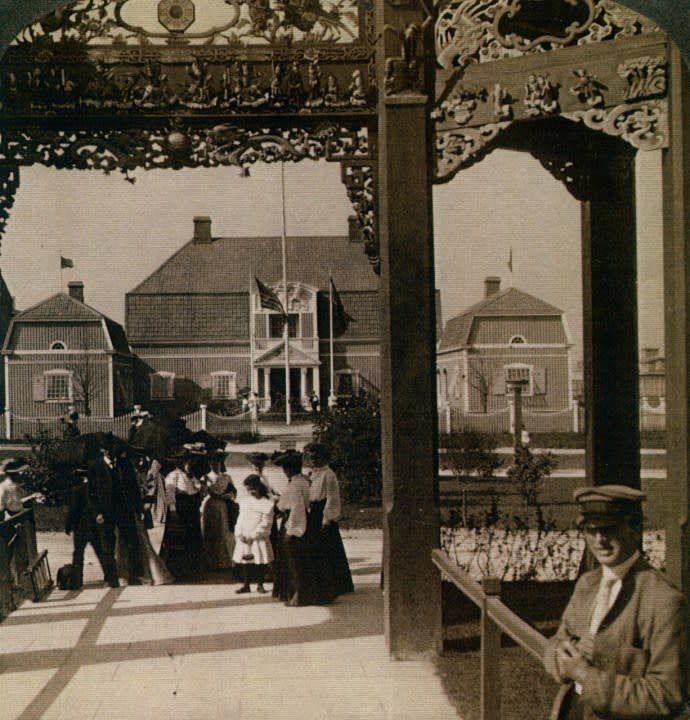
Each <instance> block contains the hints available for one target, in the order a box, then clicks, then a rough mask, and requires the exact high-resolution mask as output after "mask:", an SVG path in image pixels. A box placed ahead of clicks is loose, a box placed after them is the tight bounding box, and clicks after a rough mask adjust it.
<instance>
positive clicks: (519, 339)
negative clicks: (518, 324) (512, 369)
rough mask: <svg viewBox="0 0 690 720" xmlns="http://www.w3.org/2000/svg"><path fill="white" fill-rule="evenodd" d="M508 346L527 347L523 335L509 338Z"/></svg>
mask: <svg viewBox="0 0 690 720" xmlns="http://www.w3.org/2000/svg"><path fill="white" fill-rule="evenodd" d="M508 345H510V347H513V346H514V345H527V340H526V339H525V336H524V335H513V337H511V338H510V342H509V343H508Z"/></svg>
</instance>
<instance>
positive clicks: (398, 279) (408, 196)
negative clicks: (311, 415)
mask: <svg viewBox="0 0 690 720" xmlns="http://www.w3.org/2000/svg"><path fill="white" fill-rule="evenodd" d="M395 5H400V3H399V2H398V3H393V2H382V1H381V2H377V3H376V11H377V26H378V29H379V30H380V31H381V32H382V40H381V42H380V43H379V44H378V45H377V63H378V66H379V74H378V79H379V83H378V84H379V129H378V201H379V203H378V213H379V214H378V219H379V241H380V259H381V280H380V286H379V287H380V293H379V302H380V326H381V374H382V394H381V424H382V461H383V513H384V519H383V526H384V548H383V550H384V555H383V573H384V591H385V592H384V624H385V636H386V642H387V645H388V650H389V652H390V654H391V656H392V657H393V658H396V659H407V658H416V657H422V656H425V655H429V654H432V653H434V652H436V651H437V650H438V648H439V639H440V630H441V611H440V608H441V602H440V592H441V583H440V582H439V577H438V572H437V571H436V570H435V568H434V567H433V565H432V563H431V562H430V554H431V550H432V548H437V547H439V509H438V482H437V435H436V418H437V416H436V393H435V390H436V385H435V309H434V308H435V306H434V263H433V235H432V212H431V183H430V178H431V163H432V162H433V161H434V158H433V155H432V151H431V148H432V145H431V142H430V133H429V98H428V96H427V95H426V94H424V93H423V92H422V91H421V90H423V89H424V85H425V84H426V83H424V82H422V83H421V87H420V86H419V85H417V84H416V83H415V82H412V83H411V84H410V86H409V87H404V86H405V77H404V76H405V66H407V67H408V68H410V67H411V64H410V63H409V61H410V60H414V61H415V63H418V64H419V66H420V67H421V66H422V65H423V58H422V57H420V56H419V50H421V43H420V48H419V49H418V50H417V52H416V57H415V56H413V55H412V54H411V53H412V52H413V50H414V49H413V48H412V46H413V44H414V43H412V42H408V44H407V46H406V49H405V53H403V52H402V49H401V37H402V36H403V34H404V31H405V29H406V28H408V25H409V23H412V22H414V23H415V24H416V25H417V27H419V26H421V22H422V20H423V17H422V16H421V14H420V12H419V10H418V8H419V5H417V4H416V3H415V4H414V5H409V6H405V8H404V9H402V8H400V7H395ZM409 8H412V9H409ZM390 28H394V29H395V30H396V31H395V32H394V31H391V30H390ZM403 55H404V56H405V57H403ZM389 60H390V61H391V62H392V63H393V65H394V66H395V67H397V68H398V70H401V72H398V73H397V76H398V79H397V80H395V83H396V84H395V86H393V87H392V86H391V83H390V81H389V80H386V78H385V75H386V74H388V75H389V79H390V74H389V73H385V72H384V70H385V69H386V68H388V69H389V70H390V69H391V64H390V63H389V62H388V61H389ZM395 67H394V68H393V70H394V72H393V74H394V75H395V74H396V72H395ZM401 75H402V76H403V77H402V78H401ZM410 75H413V73H410ZM398 80H400V82H399V83H398ZM420 80H423V78H421V74H420ZM427 86H429V87H430V86H431V83H430V82H429V83H428V85H427Z"/></svg>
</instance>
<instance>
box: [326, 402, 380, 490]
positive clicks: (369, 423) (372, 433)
mask: <svg viewBox="0 0 690 720" xmlns="http://www.w3.org/2000/svg"><path fill="white" fill-rule="evenodd" d="M313 423H314V429H313V436H314V440H316V441H317V442H321V443H323V444H324V445H326V446H327V447H328V448H329V449H330V451H331V463H330V464H331V467H332V468H333V470H334V471H335V472H336V474H337V475H338V477H339V479H340V482H341V484H342V487H343V492H344V494H345V497H346V498H347V500H348V501H349V502H351V503H356V502H360V501H362V500H380V499H381V413H380V409H379V401H378V399H377V398H375V397H373V396H372V395H369V394H368V393H366V392H365V391H364V390H360V391H359V392H358V393H357V394H356V395H353V396H352V397H351V398H350V400H349V402H348V403H346V404H345V405H340V404H339V405H337V406H336V407H333V408H327V409H326V410H324V411H323V412H318V413H316V414H315V415H314V417H313Z"/></svg>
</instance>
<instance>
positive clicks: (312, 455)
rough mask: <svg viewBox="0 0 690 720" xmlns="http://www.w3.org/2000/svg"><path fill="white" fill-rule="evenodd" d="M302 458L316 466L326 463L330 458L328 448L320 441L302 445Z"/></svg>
mask: <svg viewBox="0 0 690 720" xmlns="http://www.w3.org/2000/svg"><path fill="white" fill-rule="evenodd" d="M304 459H305V462H307V463H311V464H314V465H316V466H322V465H328V463H329V462H330V459H331V451H330V448H329V447H328V446H327V445H324V444H323V443H320V442H312V443H309V444H308V445H305V446H304Z"/></svg>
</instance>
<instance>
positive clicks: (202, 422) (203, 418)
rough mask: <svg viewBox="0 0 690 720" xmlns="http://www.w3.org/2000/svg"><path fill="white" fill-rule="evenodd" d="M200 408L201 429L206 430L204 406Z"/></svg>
mask: <svg viewBox="0 0 690 720" xmlns="http://www.w3.org/2000/svg"><path fill="white" fill-rule="evenodd" d="M199 407H200V408H201V429H202V430H206V405H200V406H199Z"/></svg>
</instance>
